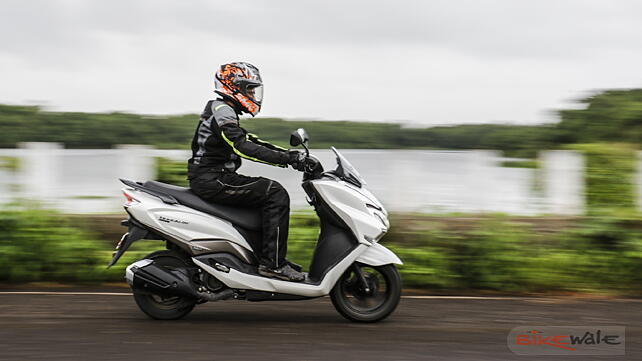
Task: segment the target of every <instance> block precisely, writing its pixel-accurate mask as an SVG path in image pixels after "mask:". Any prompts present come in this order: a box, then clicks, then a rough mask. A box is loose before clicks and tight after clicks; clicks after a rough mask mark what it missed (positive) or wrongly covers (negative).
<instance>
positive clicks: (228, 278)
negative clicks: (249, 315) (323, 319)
mask: <svg viewBox="0 0 642 361" xmlns="http://www.w3.org/2000/svg"><path fill="white" fill-rule="evenodd" d="M367 249H368V246H366V245H363V244H360V245H359V246H357V248H355V249H354V250H353V251H352V252H350V254H348V255H347V256H346V257H345V258H344V259H343V260H341V261H340V262H339V263H337V265H335V266H334V267H333V268H332V269H330V270H329V271H328V272H327V273H326V274H325V277H323V280H322V281H321V283H319V284H309V283H305V282H288V281H282V280H278V279H274V278H266V277H261V276H254V275H250V274H247V273H242V272H239V271H237V270H235V269H233V268H232V269H230V270H229V272H224V271H220V270H218V269H216V268H214V267H210V266H209V265H208V264H206V263H204V262H201V261H199V260H198V259H196V258H192V260H193V261H194V263H195V264H196V265H197V266H199V267H201V268H202V269H203V270H205V271H206V272H208V273H210V274H211V275H213V276H214V277H216V278H217V279H218V280H219V281H221V282H223V283H224V284H225V285H226V286H228V287H230V288H235V289H248V290H256V291H266V292H276V293H283V294H289V295H297V296H304V297H321V296H325V295H328V294H330V291H331V290H332V288H333V287H334V285H335V284H336V282H337V280H338V279H339V277H341V275H343V273H344V272H345V271H346V270H347V269H348V267H350V265H351V264H352V263H353V262H354V261H355V260H356V259H357V258H358V257H359V256H360V255H361V254H363V253H364V252H365V251H366V250H367Z"/></svg>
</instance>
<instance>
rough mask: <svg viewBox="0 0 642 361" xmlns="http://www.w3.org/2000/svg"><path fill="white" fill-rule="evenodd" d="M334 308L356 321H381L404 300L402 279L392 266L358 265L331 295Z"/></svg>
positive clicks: (354, 265)
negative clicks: (402, 296)
mask: <svg viewBox="0 0 642 361" xmlns="http://www.w3.org/2000/svg"><path fill="white" fill-rule="evenodd" d="M330 298H331V299H332V304H333V305H334V308H336V310H337V311H338V312H339V313H340V314H341V315H342V316H343V317H345V318H347V319H348V320H351V321H356V322H377V321H381V320H383V319H384V318H386V317H388V316H389V315H390V314H391V313H392V312H393V311H394V310H395V308H397V305H398V304H399V299H400V298H401V277H400V276H399V272H398V271H397V268H396V267H395V266H394V265H392V264H388V265H384V266H369V265H366V264H361V263H354V264H353V265H352V266H350V268H348V270H346V272H345V273H344V274H343V275H342V276H341V278H339V280H338V281H337V284H336V285H335V286H334V288H333V289H332V292H330Z"/></svg>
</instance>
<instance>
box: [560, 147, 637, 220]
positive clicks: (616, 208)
mask: <svg viewBox="0 0 642 361" xmlns="http://www.w3.org/2000/svg"><path fill="white" fill-rule="evenodd" d="M570 148H571V149H575V150H578V151H581V152H582V153H583V154H584V159H585V162H586V164H585V168H584V179H585V198H586V209H587V213H588V214H594V215H595V214H608V213H612V212H622V211H625V212H630V211H634V210H635V187H636V186H635V178H634V177H635V160H636V155H635V151H636V148H635V147H633V146H631V145H628V144H617V143H601V144H578V145H573V146H571V147H570Z"/></svg>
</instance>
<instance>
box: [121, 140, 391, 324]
mask: <svg viewBox="0 0 642 361" xmlns="http://www.w3.org/2000/svg"><path fill="white" fill-rule="evenodd" d="M307 143H308V136H307V134H306V132H305V130H303V129H298V130H297V131H295V132H294V133H292V135H291V137H290V144H291V145H292V146H298V145H303V147H304V148H305V150H306V154H307V157H306V165H305V171H304V176H303V188H304V190H305V192H306V194H307V196H308V199H307V200H308V202H309V203H310V204H311V205H312V206H314V208H315V211H316V213H317V215H318V216H319V219H320V226H321V232H320V234H319V239H318V241H317V245H316V248H315V250H314V255H313V258H312V263H311V265H310V269H309V273H307V274H306V279H305V280H304V281H302V282H289V281H283V280H279V279H274V278H267V277H263V276H261V275H259V273H258V271H257V265H258V262H257V257H255V255H254V252H253V250H252V247H251V246H250V245H251V244H253V245H256V244H260V240H261V215H260V213H259V210H257V209H248V208H236V207H230V206H224V205H219V204H212V203H207V202H205V201H203V200H202V199H200V198H199V197H198V196H196V195H195V194H194V193H192V192H191V191H190V189H189V188H183V187H177V186H173V185H169V184H163V183H160V182H155V181H147V182H145V183H139V182H132V181H128V180H123V179H121V182H123V183H124V184H125V185H126V186H127V187H125V188H123V194H124V195H125V198H127V202H126V203H125V205H124V207H125V211H127V213H128V214H129V219H128V220H126V221H123V222H122V224H123V225H124V226H127V227H129V232H127V233H125V235H123V237H122V239H121V241H120V242H119V243H118V245H117V247H116V252H115V253H114V256H113V258H112V260H111V262H110V263H109V267H111V266H112V265H113V264H115V263H116V262H117V261H118V259H119V258H120V257H121V256H122V255H123V253H125V251H126V250H127V249H128V248H129V246H131V244H132V243H133V242H135V241H137V240H140V239H144V238H146V239H159V240H164V241H166V245H167V250H162V251H157V252H154V253H152V254H149V255H147V256H146V257H145V258H144V259H142V260H140V261H137V262H134V263H132V264H131V265H129V266H128V267H127V270H126V274H125V278H126V280H127V282H128V283H129V284H130V286H131V287H132V289H133V292H134V298H135V300H136V303H137V304H138V306H139V307H140V309H141V310H142V311H143V312H144V313H146V314H147V315H149V316H150V317H152V318H155V319H164V320H167V319H178V318H181V317H183V316H185V315H187V314H188V313H189V312H190V311H191V310H192V309H193V308H194V306H195V305H196V304H199V303H204V302H207V301H218V300H224V299H230V298H233V299H245V300H248V301H267V300H304V299H311V298H316V297H322V296H326V295H330V296H331V299H332V303H333V304H334V306H335V308H336V309H337V311H338V312H339V313H340V314H341V315H343V316H344V317H346V318H347V319H349V320H352V321H360V322H375V321H379V320H381V319H383V318H385V317H387V316H388V315H390V313H392V312H393V311H394V310H395V308H396V307H397V304H398V303H399V299H400V295H401V278H400V277H399V273H398V272H397V269H396V268H395V264H401V261H400V260H399V258H398V257H397V256H396V255H395V254H394V253H393V252H391V251H390V250H388V249H387V248H385V247H384V246H382V245H380V244H379V243H378V241H379V240H380V239H381V237H382V236H383V235H384V234H385V233H386V232H387V230H388V227H389V226H390V224H389V221H388V213H387V212H386V210H385V209H384V208H383V206H382V205H381V203H380V202H379V201H378V200H377V199H376V198H375V197H374V196H373V195H372V194H371V193H370V192H369V191H367V190H366V189H365V188H364V181H363V179H362V178H361V176H360V175H359V173H358V172H357V171H356V169H354V167H353V166H352V165H351V164H350V163H349V162H348V161H347V160H346V158H344V157H343V156H342V155H341V153H339V151H337V150H336V149H335V148H334V147H333V148H332V150H333V151H334V153H335V154H336V158H337V163H338V166H337V168H336V170H334V171H328V172H324V171H323V167H322V166H321V164H320V162H319V161H318V159H317V158H316V157H314V156H311V155H310V152H309V150H308V147H307Z"/></svg>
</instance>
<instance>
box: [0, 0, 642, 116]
mask: <svg viewBox="0 0 642 361" xmlns="http://www.w3.org/2000/svg"><path fill="white" fill-rule="evenodd" d="M230 61H248V62H251V63H253V64H255V65H256V66H257V67H258V68H259V69H260V70H261V74H262V76H263V80H264V83H265V99H264V106H263V109H262V112H261V115H262V116H280V117H287V118H300V117H303V118H311V119H329V120H345V119H347V120H371V121H402V122H407V123H410V124H414V125H432V124H457V123H482V122H500V123H507V122H510V123H542V122H550V121H554V120H555V119H556V117H555V116H554V115H553V110H554V109H557V108H560V107H567V106H569V105H571V104H572V101H573V100H574V99H577V98H579V97H582V96H584V95H586V94H587V92H590V91H594V90H596V89H605V88H630V87H640V86H642V78H641V76H640V75H641V73H642V1H638V0H632V1H627V0H604V1H595V0H575V1H571V0H569V1H566V0H528V1H524V0H470V1H465V0H444V1H435V0H430V1H399V0H395V1H373V0H371V1H347V0H342V1H333V0H331V1H329V0H323V1H301V0H299V1H296V0H293V1H278V0H271V1H259V0H255V1H243V0H228V1H214V0H210V1H192V0H190V1H178V0H177V1H162V0H150V1H141V0H128V1H115V0H109V1H104V0H100V1H98V0H96V1H90V0H49V1H46V0H45V1H37V0H31V1H25V0H9V1H7V0H2V3H1V5H0V103H10V104H44V105H46V106H47V107H48V108H49V109H52V110H74V111H92V112H93V111H114V110H119V111H133V112H140V113H150V114H167V113H197V112H200V111H201V110H202V108H203V106H204V103H205V101H206V100H207V99H209V98H211V97H212V94H213V93H212V89H213V73H214V72H215V71H216V68H217V66H218V65H219V64H221V63H224V62H230Z"/></svg>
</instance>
